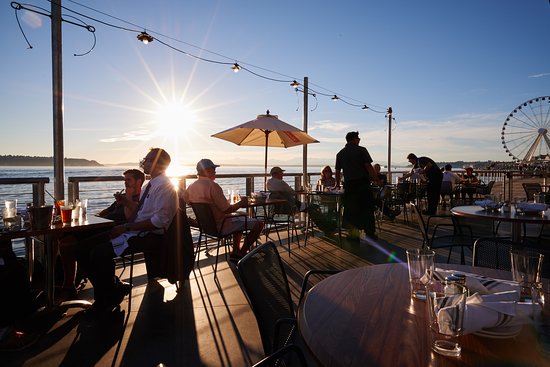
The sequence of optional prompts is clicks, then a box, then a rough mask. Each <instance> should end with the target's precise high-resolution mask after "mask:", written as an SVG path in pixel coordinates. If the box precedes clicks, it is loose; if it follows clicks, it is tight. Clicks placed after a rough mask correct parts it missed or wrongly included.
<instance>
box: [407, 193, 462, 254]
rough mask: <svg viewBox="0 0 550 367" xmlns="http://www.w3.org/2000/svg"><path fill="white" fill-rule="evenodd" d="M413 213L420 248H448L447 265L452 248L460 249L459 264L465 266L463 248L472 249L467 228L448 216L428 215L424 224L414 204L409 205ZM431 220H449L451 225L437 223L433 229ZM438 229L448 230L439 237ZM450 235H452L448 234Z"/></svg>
mask: <svg viewBox="0 0 550 367" xmlns="http://www.w3.org/2000/svg"><path fill="white" fill-rule="evenodd" d="M411 208H412V210H413V213H414V214H415V215H416V218H417V221H418V226H419V228H420V233H421V234H422V248H428V249H431V250H435V249H438V248H448V249H449V255H448V256H447V263H449V262H450V260H451V253H452V251H453V248H454V247H460V263H461V264H465V256H464V247H468V248H472V246H473V237H472V232H471V229H470V228H469V227H467V226H461V225H460V224H459V223H458V221H457V220H456V219H455V218H454V217H453V216H450V215H430V216H428V220H427V221H426V222H424V217H422V214H421V213H420V211H419V210H418V207H417V206H416V204H413V203H411ZM432 218H449V219H451V223H437V224H436V225H435V226H433V228H431V227H430V220H431V219H432ZM440 228H448V230H447V231H446V232H447V233H445V234H443V235H439V233H438V230H439V229H440ZM449 233H452V234H449Z"/></svg>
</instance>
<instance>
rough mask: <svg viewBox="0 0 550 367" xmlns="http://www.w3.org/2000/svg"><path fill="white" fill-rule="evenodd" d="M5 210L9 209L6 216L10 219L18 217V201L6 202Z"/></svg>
mask: <svg viewBox="0 0 550 367" xmlns="http://www.w3.org/2000/svg"><path fill="white" fill-rule="evenodd" d="M4 205H5V208H6V209H7V211H6V214H7V217H8V218H13V217H15V216H16V215H17V199H16V200H5V201H4Z"/></svg>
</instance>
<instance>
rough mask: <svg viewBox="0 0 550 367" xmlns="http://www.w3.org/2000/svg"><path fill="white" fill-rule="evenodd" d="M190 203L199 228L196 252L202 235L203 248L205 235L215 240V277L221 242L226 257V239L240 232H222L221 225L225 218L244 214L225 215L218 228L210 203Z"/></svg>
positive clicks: (198, 249) (215, 275)
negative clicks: (224, 248)
mask: <svg viewBox="0 0 550 367" xmlns="http://www.w3.org/2000/svg"><path fill="white" fill-rule="evenodd" d="M190 205H191V208H192V209H193V212H194V213H195V218H196V220H197V223H198V225H199V230H200V233H199V241H198V245H197V254H198V253H199V251H200V247H201V239H202V237H203V236H204V237H205V242H204V246H205V248H206V237H207V236H208V237H211V238H213V239H215V240H216V241H217V246H216V263H215V265H214V277H217V271H218V258H219V254H220V247H221V246H222V244H223V245H224V246H225V247H226V257H227V248H228V244H227V241H228V240H229V239H230V238H231V237H232V236H233V234H234V233H238V232H240V231H232V232H229V233H222V231H221V229H222V228H223V225H224V223H225V221H226V220H227V219H229V218H231V217H232V216H244V215H245V214H240V213H237V214H235V215H232V216H226V217H225V218H224V220H223V222H222V224H221V226H220V228H218V226H217V223H216V220H215V218H214V213H213V212H212V207H211V206H210V203H190Z"/></svg>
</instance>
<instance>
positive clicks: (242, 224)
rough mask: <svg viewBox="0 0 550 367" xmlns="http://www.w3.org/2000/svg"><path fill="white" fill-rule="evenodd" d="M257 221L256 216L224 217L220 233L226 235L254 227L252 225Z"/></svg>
mask: <svg viewBox="0 0 550 367" xmlns="http://www.w3.org/2000/svg"><path fill="white" fill-rule="evenodd" d="M258 222H259V220H258V219H256V218H247V217H244V216H241V217H232V218H230V219H226V220H225V221H224V222H223V227H222V230H221V233H222V235H223V236H226V235H228V234H230V233H234V232H243V231H246V230H249V229H252V228H254V226H255V225H256V224H257V223H258Z"/></svg>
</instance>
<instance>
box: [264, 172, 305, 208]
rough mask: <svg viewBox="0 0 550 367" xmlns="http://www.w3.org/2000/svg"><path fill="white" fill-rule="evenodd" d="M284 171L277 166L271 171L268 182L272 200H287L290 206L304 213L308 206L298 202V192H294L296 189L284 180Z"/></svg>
mask: <svg viewBox="0 0 550 367" xmlns="http://www.w3.org/2000/svg"><path fill="white" fill-rule="evenodd" d="M284 171H285V170H284V169H281V167H277V166H275V167H273V168H272V169H271V171H269V173H270V174H271V178H270V179H269V180H267V189H268V190H269V191H271V193H272V195H271V197H272V198H281V199H286V200H287V201H288V204H289V205H290V206H292V207H296V209H297V210H298V211H301V212H303V211H305V210H306V209H307V204H306V203H301V202H300V201H299V200H298V197H297V195H296V191H294V189H293V188H292V187H290V186H289V184H287V183H286V182H285V181H284V180H283V172H284ZM273 194H275V195H273Z"/></svg>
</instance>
